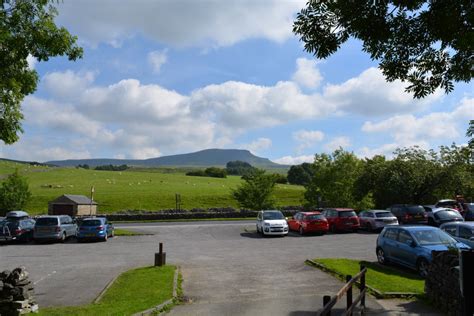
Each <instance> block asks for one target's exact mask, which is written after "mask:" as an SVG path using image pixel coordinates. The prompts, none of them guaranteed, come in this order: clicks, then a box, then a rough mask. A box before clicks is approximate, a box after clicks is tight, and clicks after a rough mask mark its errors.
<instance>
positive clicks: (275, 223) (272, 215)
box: [257, 210, 288, 236]
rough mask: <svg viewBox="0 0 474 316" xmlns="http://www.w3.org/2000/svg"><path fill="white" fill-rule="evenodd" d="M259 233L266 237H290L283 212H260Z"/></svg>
mask: <svg viewBox="0 0 474 316" xmlns="http://www.w3.org/2000/svg"><path fill="white" fill-rule="evenodd" d="M257 233H260V234H262V235H263V236H266V235H280V236H285V235H288V223H287V221H286V218H285V216H284V215H283V213H282V212H280V211H278V210H265V211H260V212H258V215H257Z"/></svg>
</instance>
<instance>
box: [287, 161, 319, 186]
mask: <svg viewBox="0 0 474 316" xmlns="http://www.w3.org/2000/svg"><path fill="white" fill-rule="evenodd" d="M313 174H314V170H313V165H312V164H310V163H307V162H304V163H302V164H301V165H295V166H291V167H290V170H288V176H287V178H288V182H289V183H290V184H298V185H307V184H308V183H309V182H310V181H311V177H312V176H313Z"/></svg>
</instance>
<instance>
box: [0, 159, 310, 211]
mask: <svg viewBox="0 0 474 316" xmlns="http://www.w3.org/2000/svg"><path fill="white" fill-rule="evenodd" d="M15 168H18V170H19V172H20V174H21V175H23V176H25V177H27V178H28V183H29V186H30V190H31V192H32V198H31V201H30V202H29V203H28V205H27V207H26V210H27V211H28V212H29V213H31V214H45V213H47V209H48V202H49V201H52V200H54V199H55V198H57V197H58V196H60V195H62V194H80V195H86V196H90V190H91V187H92V186H94V188H95V193H94V200H96V201H97V202H98V203H99V209H98V211H99V213H113V212H116V211H119V210H161V209H173V208H175V206H176V200H175V194H176V193H179V194H180V195H181V207H182V208H183V209H192V208H203V209H206V208H211V207H227V206H230V207H234V208H237V206H238V205H237V203H236V201H235V200H234V199H233V198H232V197H231V191H232V189H234V188H236V187H237V186H238V185H239V184H241V183H242V180H241V178H240V177H238V176H228V177H227V178H225V179H219V178H209V177H190V176H186V175H185V174H184V172H182V171H179V170H176V172H173V173H170V172H168V171H166V170H159V169H158V170H157V169H150V171H149V172H147V171H146V170H145V169H140V171H134V170H133V169H130V170H126V171H98V170H86V169H77V168H57V167H45V166H31V165H26V164H19V163H12V162H5V161H0V181H1V179H2V178H4V177H6V176H7V175H8V174H11V173H12V172H13V171H14V170H15ZM303 193H304V188H303V187H302V186H297V185H289V184H278V185H277V186H276V189H275V200H276V204H277V206H287V205H300V204H301V201H302V200H303Z"/></svg>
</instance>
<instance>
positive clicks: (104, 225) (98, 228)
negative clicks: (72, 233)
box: [77, 217, 114, 242]
mask: <svg viewBox="0 0 474 316" xmlns="http://www.w3.org/2000/svg"><path fill="white" fill-rule="evenodd" d="M109 237H114V225H113V224H112V223H109V222H108V221H107V219H106V218H104V217H93V218H85V219H83V220H82V221H81V223H80V224H79V228H78V232H77V240H78V241H79V242H80V241H83V240H86V239H100V240H102V241H107V239H108V238H109Z"/></svg>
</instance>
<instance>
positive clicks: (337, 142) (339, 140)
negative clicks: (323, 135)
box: [324, 136, 351, 152]
mask: <svg viewBox="0 0 474 316" xmlns="http://www.w3.org/2000/svg"><path fill="white" fill-rule="evenodd" d="M350 146H351V141H350V139H349V138H348V137H345V136H340V137H334V138H333V139H332V140H331V141H330V142H328V143H326V144H325V145H324V149H325V150H326V151H327V152H333V151H335V150H336V149H339V148H340V147H342V148H344V149H346V150H347V147H350Z"/></svg>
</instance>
